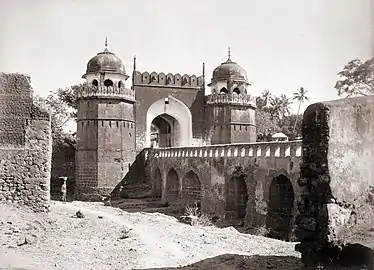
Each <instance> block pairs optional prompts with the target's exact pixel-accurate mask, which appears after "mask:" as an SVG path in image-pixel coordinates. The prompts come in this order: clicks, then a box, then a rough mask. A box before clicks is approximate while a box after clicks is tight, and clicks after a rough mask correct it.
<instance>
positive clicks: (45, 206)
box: [0, 73, 52, 211]
mask: <svg viewBox="0 0 374 270" xmlns="http://www.w3.org/2000/svg"><path fill="white" fill-rule="evenodd" d="M51 154H52V138H51V121H50V117H49V114H48V113H46V112H44V111H42V110H41V109H40V108H38V107H37V106H35V105H34V104H33V91H32V88H31V86H30V77H29V76H27V75H22V74H14V73H12V74H8V73H0V201H8V202H14V203H18V204H21V205H27V206H30V207H32V208H33V209H34V210H35V211H48V210H49V206H50V192H49V189H50V175H51Z"/></svg>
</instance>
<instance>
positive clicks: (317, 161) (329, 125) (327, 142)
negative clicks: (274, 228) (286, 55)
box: [296, 96, 374, 269]
mask: <svg viewBox="0 0 374 270" xmlns="http://www.w3.org/2000/svg"><path fill="white" fill-rule="evenodd" d="M373 113H374V96H369V97H358V98H349V99H341V100H336V101H330V102H323V103H316V104H313V105H310V106H309V107H308V108H307V109H306V111H305V113H304V120H303V141H302V144H303V161H302V165H301V177H300V180H299V181H298V183H299V186H300V190H301V198H300V202H299V205H298V209H299V212H300V214H299V215H298V217H297V224H298V228H297V231H296V232H297V236H298V237H299V238H300V239H301V244H300V245H298V246H297V250H298V251H300V252H301V253H302V257H303V261H304V263H305V264H307V265H315V264H316V263H317V262H322V263H329V262H334V261H337V260H339V257H340V258H342V257H344V256H340V251H339V249H338V248H337V247H338V246H339V245H342V244H345V243H360V244H363V245H369V247H371V248H374V243H373V241H369V242H367V243H365V242H362V241H365V237H364V236H365V231H368V230H370V229H372V228H373V227H374V199H373V198H374V197H373V191H374V188H373V187H374V178H373V175H374V126H373ZM352 252H354V250H351V252H348V253H351V254H348V255H349V256H350V257H351V258H352V257H354V256H356V257H357V258H356V259H358V257H360V256H365V255H364V254H363V250H361V251H359V252H358V254H353V253H352ZM348 255H345V256H348ZM373 262H374V253H373V258H372V263H373ZM371 267H374V265H372V266H371ZM354 269H356V268H354ZM357 269H364V268H357ZM365 269H373V268H370V267H369V268H365Z"/></svg>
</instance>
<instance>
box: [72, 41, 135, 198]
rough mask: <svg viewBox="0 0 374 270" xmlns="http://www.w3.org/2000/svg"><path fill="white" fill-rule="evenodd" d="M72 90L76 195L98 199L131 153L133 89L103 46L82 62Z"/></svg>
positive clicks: (119, 63) (123, 168)
mask: <svg viewBox="0 0 374 270" xmlns="http://www.w3.org/2000/svg"><path fill="white" fill-rule="evenodd" d="M82 78H84V79H86V83H85V84H84V86H83V87H82V88H81V89H79V90H78V92H77V99H78V113H77V114H78V115H77V147H76V178H75V179H76V197H77V198H78V199H81V200H101V199H102V196H106V195H108V194H109V193H110V192H111V191H112V190H113V189H114V188H115V186H116V185H117V184H118V183H119V182H120V181H121V180H122V178H123V177H124V176H125V175H126V173H127V172H128V170H129V167H130V165H131V164H132V163H133V161H134V159H135V117H134V104H135V94H134V91H133V90H132V89H130V88H126V85H125V81H126V80H127V79H128V78H129V76H128V75H126V71H125V67H124V65H123V63H122V61H121V59H120V58H118V57H117V56H116V55H115V54H114V53H112V52H110V51H109V50H108V48H107V41H106V40H105V49H104V51H103V52H100V53H98V54H97V55H96V56H94V57H93V58H92V59H91V60H90V61H89V62H88V64H87V70H86V73H85V74H84V75H83V77H82Z"/></svg>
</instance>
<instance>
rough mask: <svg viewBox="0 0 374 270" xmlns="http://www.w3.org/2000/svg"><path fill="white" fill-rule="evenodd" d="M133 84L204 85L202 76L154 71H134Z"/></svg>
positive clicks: (196, 86) (185, 86)
mask: <svg viewBox="0 0 374 270" xmlns="http://www.w3.org/2000/svg"><path fill="white" fill-rule="evenodd" d="M134 84H135V85H148V86H153V85H157V86H161V87H183V88H201V87H203V85H204V79H203V76H199V77H197V76H196V75H191V76H189V75H187V74H185V75H183V76H181V75H180V74H178V73H177V74H171V73H168V74H166V75H165V73H162V72H161V73H156V72H151V73H149V72H147V71H145V72H143V73H141V72H139V71H135V72H134Z"/></svg>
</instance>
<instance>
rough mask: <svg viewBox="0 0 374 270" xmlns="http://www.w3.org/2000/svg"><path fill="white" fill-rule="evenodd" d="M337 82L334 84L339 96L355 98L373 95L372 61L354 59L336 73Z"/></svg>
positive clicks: (373, 64) (373, 67)
mask: <svg viewBox="0 0 374 270" xmlns="http://www.w3.org/2000/svg"><path fill="white" fill-rule="evenodd" d="M338 75H339V80H338V81H337V82H336V84H335V88H336V89H337V90H338V95H339V96H346V97H350V96H357V95H364V96H366V95H371V94H373V92H374V90H373V86H374V59H373V58H371V59H369V60H367V61H365V62H362V61H361V60H360V59H354V60H352V61H350V62H348V64H346V65H345V66H344V68H343V70H342V71H340V72H339V73H338Z"/></svg>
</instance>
